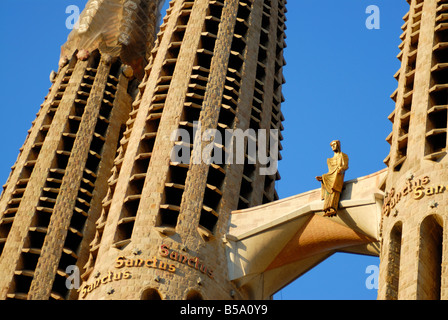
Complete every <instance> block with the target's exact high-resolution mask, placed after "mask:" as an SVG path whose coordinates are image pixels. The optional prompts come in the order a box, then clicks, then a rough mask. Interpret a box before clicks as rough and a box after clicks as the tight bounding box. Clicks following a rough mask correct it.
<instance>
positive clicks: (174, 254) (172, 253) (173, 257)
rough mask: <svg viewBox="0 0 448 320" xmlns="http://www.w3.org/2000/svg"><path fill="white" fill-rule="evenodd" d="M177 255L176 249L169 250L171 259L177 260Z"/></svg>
mask: <svg viewBox="0 0 448 320" xmlns="http://www.w3.org/2000/svg"><path fill="white" fill-rule="evenodd" d="M178 256H179V254H178V253H177V251H174V250H173V251H171V253H170V259H171V260H174V261H177V257H178Z"/></svg>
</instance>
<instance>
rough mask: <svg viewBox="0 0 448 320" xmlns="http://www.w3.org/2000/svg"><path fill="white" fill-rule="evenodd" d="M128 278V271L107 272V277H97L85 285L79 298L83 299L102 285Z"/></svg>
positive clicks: (129, 274)
mask: <svg viewBox="0 0 448 320" xmlns="http://www.w3.org/2000/svg"><path fill="white" fill-rule="evenodd" d="M130 277H131V273H130V272H129V271H124V272H113V271H109V272H108V273H107V275H105V276H103V277H98V278H97V279H96V280H95V281H93V282H92V283H91V284H85V285H84V286H83V287H82V289H81V298H85V297H86V296H87V294H89V293H91V292H92V291H93V290H95V289H96V288H98V287H99V286H101V285H102V284H106V283H110V282H113V281H119V280H121V279H129V278H130Z"/></svg>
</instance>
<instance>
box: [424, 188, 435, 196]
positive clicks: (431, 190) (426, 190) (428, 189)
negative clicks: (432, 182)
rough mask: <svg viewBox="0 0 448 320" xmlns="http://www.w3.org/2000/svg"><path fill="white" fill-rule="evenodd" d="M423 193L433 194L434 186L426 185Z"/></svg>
mask: <svg viewBox="0 0 448 320" xmlns="http://www.w3.org/2000/svg"><path fill="white" fill-rule="evenodd" d="M425 193H426V195H428V196H432V195H433V194H434V187H428V188H426V189H425Z"/></svg>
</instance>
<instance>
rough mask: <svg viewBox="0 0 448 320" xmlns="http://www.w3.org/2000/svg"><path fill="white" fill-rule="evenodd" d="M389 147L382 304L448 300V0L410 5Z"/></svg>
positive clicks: (421, 0) (418, 0)
mask: <svg viewBox="0 0 448 320" xmlns="http://www.w3.org/2000/svg"><path fill="white" fill-rule="evenodd" d="M408 2H409V4H410V10H409V12H408V13H407V14H406V15H405V16H404V18H403V19H404V21H405V23H404V25H403V27H402V29H403V34H402V35H401V39H402V43H401V45H400V49H401V52H400V54H399V55H398V58H399V59H400V60H401V62H402V64H401V68H400V70H399V71H398V72H397V73H396V75H395V77H396V79H397V80H398V88H397V90H396V91H395V92H394V93H393V94H392V98H393V99H394V100H395V101H396V107H395V110H394V111H393V112H392V113H391V114H390V116H389V119H390V120H391V121H392V123H393V130H392V133H391V134H390V135H389V136H388V138H387V140H388V142H389V143H390V144H391V149H390V150H391V151H390V155H389V156H388V157H387V158H386V160H385V163H386V164H387V165H388V167H389V169H388V175H387V179H386V181H385V185H384V187H385V191H386V197H385V200H384V205H383V215H382V235H381V236H382V239H381V243H382V250H381V256H380V258H381V265H380V287H379V293H378V298H379V299H447V298H448V282H447V279H448V278H447V277H448V274H447V271H448V270H447V269H446V264H447V262H448V250H447V249H448V247H447V245H446V244H447V239H446V232H444V230H446V223H447V221H448V220H447V218H448V197H447V194H448V190H447V188H448V158H447V157H446V153H447V109H448V95H447V94H448V68H447V67H448V18H447V17H448V1H446V0H445V1H444V0H412V1H411V0H409V1H408Z"/></svg>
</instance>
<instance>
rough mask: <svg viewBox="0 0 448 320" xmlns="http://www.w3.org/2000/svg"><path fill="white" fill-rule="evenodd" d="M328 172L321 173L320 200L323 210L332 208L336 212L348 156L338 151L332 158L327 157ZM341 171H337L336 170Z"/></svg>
mask: <svg viewBox="0 0 448 320" xmlns="http://www.w3.org/2000/svg"><path fill="white" fill-rule="evenodd" d="M327 165H328V173H326V174H324V175H322V200H324V211H325V212H326V211H328V210H329V209H330V208H333V209H334V211H335V212H336V211H337V210H338V206H339V197H340V194H341V191H342V187H343V186H344V175H345V171H346V170H347V169H348V156H347V155H346V154H345V153H342V152H338V153H336V154H335V155H334V156H333V158H329V159H327ZM339 169H342V172H340V173H338V170H339Z"/></svg>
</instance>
